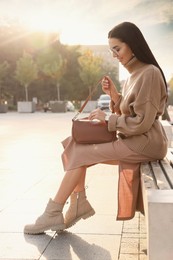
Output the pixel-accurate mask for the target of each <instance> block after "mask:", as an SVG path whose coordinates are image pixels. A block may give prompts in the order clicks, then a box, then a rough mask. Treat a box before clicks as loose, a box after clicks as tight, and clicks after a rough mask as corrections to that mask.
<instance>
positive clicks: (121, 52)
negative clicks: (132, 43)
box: [109, 38, 133, 66]
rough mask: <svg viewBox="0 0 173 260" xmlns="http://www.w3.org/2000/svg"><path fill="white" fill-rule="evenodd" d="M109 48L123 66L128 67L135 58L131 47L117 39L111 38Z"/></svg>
mask: <svg viewBox="0 0 173 260" xmlns="http://www.w3.org/2000/svg"><path fill="white" fill-rule="evenodd" d="M109 47H110V50H111V51H112V54H113V57H115V58H117V59H118V60H119V62H120V63H121V64H122V65H124V66H125V65H126V64H127V63H128V62H129V61H130V60H131V59H132V57H133V52H132V50H131V49H130V47H129V46H128V45H127V44H126V43H125V42H122V41H120V40H119V39H117V38H109Z"/></svg>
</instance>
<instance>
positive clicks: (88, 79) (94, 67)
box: [79, 50, 103, 94]
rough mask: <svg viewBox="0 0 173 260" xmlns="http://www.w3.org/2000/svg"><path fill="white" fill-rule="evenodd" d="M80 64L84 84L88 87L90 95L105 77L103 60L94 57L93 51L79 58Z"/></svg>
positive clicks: (88, 51)
mask: <svg viewBox="0 0 173 260" xmlns="http://www.w3.org/2000/svg"><path fill="white" fill-rule="evenodd" d="M79 63H80V65H81V71H80V77H81V79H82V81H83V82H84V84H85V85H86V86H88V89H89V94H91V91H92V88H93V87H94V85H95V84H96V82H97V81H98V80H99V78H100V77H101V75H103V70H102V63H103V59H102V58H101V57H98V56H94V55H93V53H92V51H90V50H87V51H85V52H84V54H83V55H82V56H81V57H79Z"/></svg>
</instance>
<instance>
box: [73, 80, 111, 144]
mask: <svg viewBox="0 0 173 260" xmlns="http://www.w3.org/2000/svg"><path fill="white" fill-rule="evenodd" d="M100 82H101V80H99V82H98V83H97V84H96V86H95V88H94V89H93V91H92V93H91V94H90V95H89V96H88V98H87V99H86V100H85V102H84V104H83V105H82V107H81V108H80V109H79V111H78V113H77V114H76V115H75V117H74V118H73V119H72V137H73V139H74V141H75V142H76V143H79V144H98V143H108V142H112V141H114V140H116V132H115V131H114V132H109V131H108V125H107V123H106V122H101V121H99V120H89V119H88V118H87V117H84V118H79V119H77V117H78V116H79V114H80V113H81V112H82V111H83V109H84V107H85V106H86V104H87V102H88V101H89V99H90V98H91V96H92V94H93V93H94V91H95V90H96V88H97V86H98V85H99V84H100Z"/></svg>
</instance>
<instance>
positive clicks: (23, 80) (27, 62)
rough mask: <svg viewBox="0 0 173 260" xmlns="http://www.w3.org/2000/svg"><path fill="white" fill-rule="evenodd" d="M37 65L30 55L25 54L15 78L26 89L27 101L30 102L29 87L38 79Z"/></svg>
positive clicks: (18, 62) (20, 60)
mask: <svg viewBox="0 0 173 260" xmlns="http://www.w3.org/2000/svg"><path fill="white" fill-rule="evenodd" d="M37 75H38V70H37V65H36V64H35V62H34V61H33V58H32V56H31V55H30V54H28V53H24V54H23V57H21V58H20V59H19V60H18V61H17V67H16V71H15V78H16V79H17V80H18V81H19V82H20V84H21V85H22V86H24V87H25V94H26V101H28V86H29V85H30V84H31V82H32V81H34V80H35V79H36V78H37Z"/></svg>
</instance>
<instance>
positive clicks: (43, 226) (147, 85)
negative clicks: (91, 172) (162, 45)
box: [24, 22, 167, 234]
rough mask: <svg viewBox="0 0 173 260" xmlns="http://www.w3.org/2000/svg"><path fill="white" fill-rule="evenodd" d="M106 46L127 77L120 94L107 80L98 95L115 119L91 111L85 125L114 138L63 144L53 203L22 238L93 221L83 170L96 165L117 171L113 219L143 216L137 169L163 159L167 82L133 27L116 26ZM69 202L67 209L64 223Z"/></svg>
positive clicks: (101, 112) (138, 31)
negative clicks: (107, 99) (96, 123)
mask: <svg viewBox="0 0 173 260" xmlns="http://www.w3.org/2000/svg"><path fill="white" fill-rule="evenodd" d="M108 41H109V47H110V50H111V51H112V54H113V56H114V57H115V58H116V59H118V60H119V62H120V63H121V64H122V65H123V66H124V67H125V68H126V69H127V70H128V71H129V74H130V76H129V78H128V79H127V81H126V82H125V84H124V86H123V89H122V93H121V94H120V93H118V91H117V89H116V87H115V85H114V84H113V82H112V80H111V79H110V78H109V77H104V78H103V80H102V89H103V91H104V92H105V93H106V94H109V95H111V105H110V107H111V108H112V109H113V108H114V111H115V113H114V114H111V116H109V118H108V117H107V115H106V113H105V112H104V111H101V110H100V109H96V110H94V111H93V112H91V114H90V116H89V119H91V120H93V119H99V120H101V121H105V120H106V121H107V125H108V130H109V131H115V130H116V131H117V133H118V138H117V140H116V141H114V142H113V143H112V142H111V143H104V144H96V145H92V144H90V145H82V144H77V143H75V142H74V140H73V139H72V137H68V138H67V139H65V140H64V141H63V142H62V144H63V146H64V152H63V154H62V161H63V165H64V169H65V171H66V174H65V176H64V178H63V180H62V183H61V185H60V188H59V190H58V191H57V194H56V195H55V197H54V199H53V200H52V199H50V200H49V202H48V204H47V207H46V209H45V211H44V213H43V214H42V215H41V216H40V217H39V218H38V219H37V220H36V222H35V223H34V224H31V225H26V226H25V228H24V232H25V233H28V234H39V233H42V232H44V231H46V230H49V229H51V230H53V231H57V232H59V231H60V230H63V229H66V228H68V227H70V226H72V225H74V224H75V223H76V222H77V221H79V220H80V219H81V218H83V219H86V218H88V217H90V216H92V215H94V213H95V211H94V209H93V208H92V206H91V205H90V203H89V202H88V200H87V199H86V194H85V175H86V170H87V167H89V166H91V165H94V164H98V163H106V164H115V165H119V184H118V213H117V219H118V220H126V219H131V218H133V216H134V213H135V211H136V210H140V211H141V212H143V207H142V206H143V205H142V201H141V200H140V198H141V196H140V181H139V179H140V176H139V167H140V164H141V162H147V161H153V160H157V159H162V158H164V156H165V155H166V152H167V138H166V135H165V132H164V130H163V127H162V125H161V123H160V121H159V117H160V116H161V115H162V114H163V112H164V109H165V104H166V100H167V86H166V80H165V77H164V74H163V72H162V70H161V68H160V67H159V65H158V63H157V61H156V59H155V58H154V56H153V54H152V52H151V50H150V48H149V46H148V44H147V42H146V40H145V39H144V37H143V35H142V33H141V31H140V30H139V29H138V27H136V25H134V24H133V23H130V22H124V23H121V24H119V25H117V26H115V27H114V28H113V29H112V30H111V31H110V32H109V34H108ZM96 146H97V149H95V147H96ZM68 197H70V206H69V209H68V210H67V212H66V214H65V217H63V214H62V210H63V206H64V204H65V202H66V200H67V199H68Z"/></svg>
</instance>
